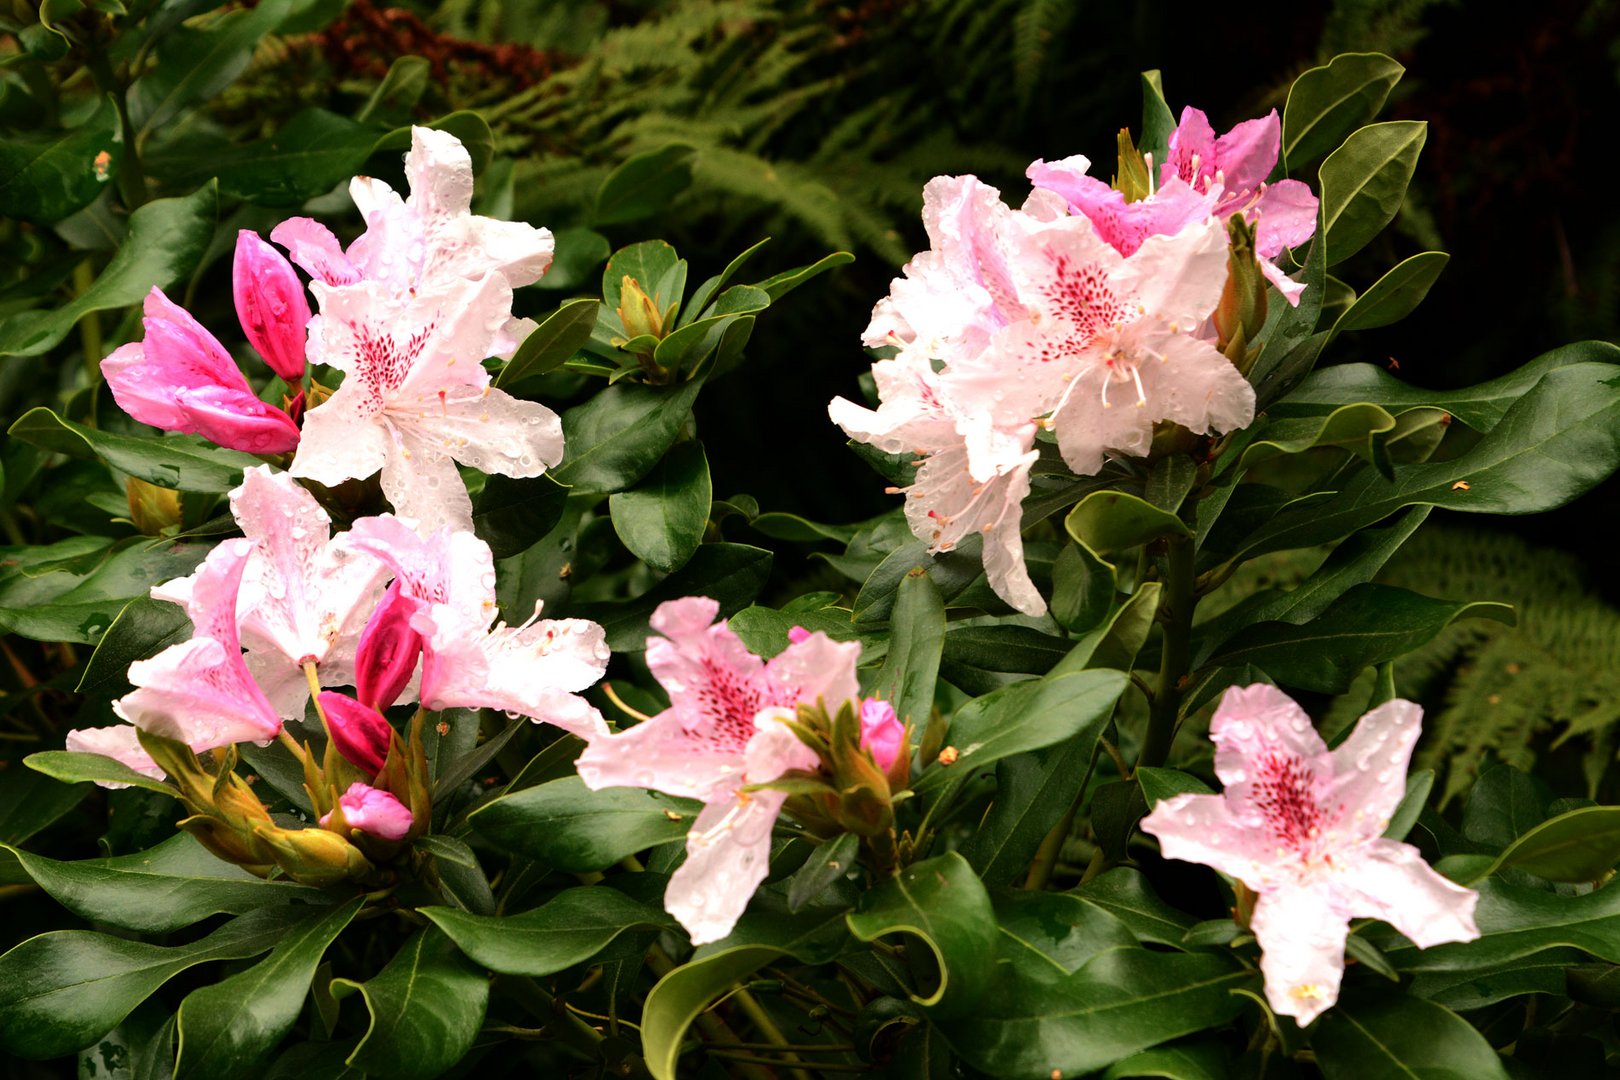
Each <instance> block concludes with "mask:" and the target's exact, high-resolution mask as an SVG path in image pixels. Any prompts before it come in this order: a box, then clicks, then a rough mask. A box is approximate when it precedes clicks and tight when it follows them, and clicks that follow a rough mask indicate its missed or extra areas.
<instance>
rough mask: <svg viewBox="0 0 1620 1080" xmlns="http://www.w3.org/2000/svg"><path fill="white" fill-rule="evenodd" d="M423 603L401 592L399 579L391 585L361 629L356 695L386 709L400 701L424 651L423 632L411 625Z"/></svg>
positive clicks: (356, 657)
mask: <svg viewBox="0 0 1620 1080" xmlns="http://www.w3.org/2000/svg"><path fill="white" fill-rule="evenodd" d="M418 604H419V602H418V601H416V600H414V599H412V598H411V597H408V596H405V595H403V594H402V593H401V592H400V585H399V579H398V578H395V579H394V583H393V584H392V585H390V586H388V591H387V592H386V593H384V594H383V598H382V603H380V604H378V605H377V608H376V610H375V611H373V612H372V613H371V618H370V619H369V620H368V621H367V622H366V628H365V629H364V630H362V631H360V644H359V645H358V647H357V648H356V650H355V658H354V666H355V677H354V688H355V692H356V693H355V696H356V697H358V698H359V699H360V700H361V701H363V702H365V703H366V704H367V705H369V706H371V707H372V708H373V709H378V710H382V709H386V708H388V706H390V705H392V704H393V703H394V702H395V701H397V700H399V695H400V693H401V692H402V691H403V690H404V689H405V684H406V683H408V682H410V681H411V672H413V671H415V670H416V658H417V657H418V656H420V655H421V654H422V635H421V634H418V633H417V632H416V631H415V630H414V629H412V628H411V616H412V615H413V614H415V612H416V610H417V607H418Z"/></svg>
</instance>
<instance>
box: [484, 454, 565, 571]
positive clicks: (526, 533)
mask: <svg viewBox="0 0 1620 1080" xmlns="http://www.w3.org/2000/svg"><path fill="white" fill-rule="evenodd" d="M567 501H568V489H567V488H565V487H563V486H562V485H561V484H559V483H557V481H555V480H553V479H552V478H551V477H550V476H534V477H524V478H522V479H513V478H512V477H507V476H501V475H499V474H494V475H490V476H486V477H485V478H484V488H483V490H482V491H480V492H479V493H478V498H477V499H475V500H474V501H473V532H474V533H476V534H477V535H478V539H480V540H482V541H483V542H484V543H486V544H488V545H489V549H490V552H491V553H492V554H494V556H495V558H497V559H507V558H511V557H512V556H514V555H521V554H522V553H523V552H525V551H527V550H528V549H529V548H531V547H533V546H534V543H535V541H536V540H539V539H540V538H541V537H543V536H545V535H546V534H547V533H549V532H550V531H551V530H552V529H554V528H556V526H557V523H558V522H559V521H561V520H562V516H563V509H564V504H566V503H567Z"/></svg>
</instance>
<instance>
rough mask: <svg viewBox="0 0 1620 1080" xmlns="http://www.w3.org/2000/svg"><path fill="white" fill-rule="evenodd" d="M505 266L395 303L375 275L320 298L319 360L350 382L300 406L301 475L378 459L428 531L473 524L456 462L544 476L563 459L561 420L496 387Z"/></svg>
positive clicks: (507, 289)
mask: <svg viewBox="0 0 1620 1080" xmlns="http://www.w3.org/2000/svg"><path fill="white" fill-rule="evenodd" d="M511 308H512V290H511V286H509V285H508V284H507V281H506V279H505V278H504V277H502V276H501V275H499V274H487V275H485V276H484V277H483V278H481V279H480V280H478V281H476V282H467V281H462V280H459V279H457V280H455V281H452V282H449V283H446V284H444V285H442V286H441V287H439V288H437V289H436V290H434V291H431V292H424V293H419V294H416V295H415V296H412V297H411V298H410V299H408V300H406V301H404V302H401V303H397V304H396V303H394V302H392V301H391V300H390V299H389V297H388V296H387V294H386V293H385V292H384V291H383V287H382V286H380V285H377V284H375V283H372V282H364V283H362V284H359V285H355V286H351V287H347V288H341V289H332V290H328V291H327V292H326V293H325V295H324V297H323V299H322V311H321V321H322V324H323V327H324V330H323V338H322V344H321V360H322V361H323V362H324V363H327V364H330V365H331V366H333V367H336V368H339V369H341V370H342V371H343V372H344V373H345V375H344V379H343V385H341V386H340V387H338V389H337V392H336V393H334V394H333V395H332V396H331V397H330V398H329V399H327V400H326V401H324V402H322V403H321V404H320V405H319V406H317V407H316V408H313V409H311V410H309V411H308V412H307V413H305V415H304V431H303V438H302V440H301V442H300V443H299V446H298V455H297V457H295V458H294V459H293V463H292V467H291V470H290V471H291V472H292V474H293V475H294V476H300V477H307V478H309V479H312V480H316V481H319V482H320V483H322V484H326V485H328V486H331V485H336V484H340V483H342V482H343V481H344V480H348V479H351V478H363V477H367V476H370V475H371V474H372V473H375V472H377V471H378V470H379V469H380V470H382V488H383V492H384V494H386V495H387V496H388V500H389V502H391V503H392V504H393V506H394V509H395V510H397V511H398V512H399V513H401V514H403V515H406V516H408V517H411V518H414V519H415V520H416V521H417V523H418V525H419V526H420V527H421V528H422V529H423V531H425V532H431V531H432V530H434V529H436V528H438V527H439V526H440V525H447V524H448V525H454V526H456V527H457V528H461V529H469V530H470V529H471V528H472V500H471V499H470V498H469V497H468V495H467V489H466V487H465V486H464V485H463V484H462V482H461V476H460V474H458V473H457V472H456V465H455V463H456V462H458V461H459V462H461V463H462V464H465V465H471V466H473V467H474V468H476V469H478V470H480V471H482V472H485V473H500V474H501V475H504V476H539V475H540V474H541V473H543V472H545V471H546V469H548V468H550V467H551V466H553V465H555V464H557V462H559V461H561V460H562V453H563V437H562V421H561V420H560V419H559V418H558V417H557V414H556V413H554V412H552V411H551V410H550V409H548V408H546V407H545V406H544V405H541V404H539V403H537V402H532V401H523V400H520V399H518V398H514V397H512V396H511V395H509V394H506V393H504V392H503V391H500V390H496V389H494V388H493V387H491V386H490V378H489V373H488V372H487V371H485V370H484V366H483V364H482V362H481V361H482V360H483V358H484V357H486V356H490V355H493V353H494V352H495V338H496V335H497V334H499V333H500V331H501V327H502V325H503V324H504V323H505V322H506V320H507V319H508V318H509V317H510V315H511Z"/></svg>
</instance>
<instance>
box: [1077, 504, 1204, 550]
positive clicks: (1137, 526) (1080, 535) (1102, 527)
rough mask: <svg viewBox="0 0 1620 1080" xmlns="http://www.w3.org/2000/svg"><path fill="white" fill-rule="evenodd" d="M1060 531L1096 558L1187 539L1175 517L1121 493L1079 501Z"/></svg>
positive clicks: (1179, 521) (1185, 529) (1184, 529)
mask: <svg viewBox="0 0 1620 1080" xmlns="http://www.w3.org/2000/svg"><path fill="white" fill-rule="evenodd" d="M1063 527H1064V528H1065V529H1067V530H1068V533H1069V535H1070V536H1072V537H1073V538H1074V540H1075V543H1078V544H1084V545H1085V546H1086V547H1087V548H1089V549H1091V551H1092V552H1093V553H1095V554H1097V555H1107V554H1109V553H1110V552H1115V551H1125V550H1127V549H1129V548H1133V547H1137V546H1138V545H1140V544H1145V543H1147V542H1148V541H1149V540H1158V539H1160V538H1163V537H1169V536H1190V535H1191V533H1190V532H1189V531H1188V529H1187V526H1186V525H1185V524H1183V523H1182V520H1181V519H1180V518H1178V517H1176V515H1175V514H1172V513H1169V512H1168V511H1165V510H1161V509H1159V508H1158V507H1157V506H1154V505H1153V504H1152V503H1150V502H1147V501H1146V500H1144V499H1139V498H1137V497H1136V496H1135V495H1130V494H1127V493H1126V492H1123V491H1094V492H1092V493H1091V494H1090V495H1087V496H1086V497H1085V498H1084V499H1081V500H1080V503H1079V505H1077V506H1076V507H1075V508H1074V509H1073V510H1071V511H1069V516H1068V517H1067V518H1065V519H1064V522H1063Z"/></svg>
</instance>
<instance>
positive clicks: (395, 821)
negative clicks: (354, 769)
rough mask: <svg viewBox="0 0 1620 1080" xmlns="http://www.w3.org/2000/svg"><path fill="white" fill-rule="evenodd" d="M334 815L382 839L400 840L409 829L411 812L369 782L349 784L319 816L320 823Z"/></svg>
mask: <svg viewBox="0 0 1620 1080" xmlns="http://www.w3.org/2000/svg"><path fill="white" fill-rule="evenodd" d="M334 815H341V817H342V824H343V825H345V826H347V827H348V828H350V829H359V830H360V831H361V832H363V833H368V834H370V835H372V836H375V837H378V838H379V839H382V840H403V839H405V837H406V836H407V835H409V834H410V831H411V823H412V822H411V812H410V810H409V809H408V808H407V807H406V806H405V804H404V803H402V802H400V801H399V800H398V799H396V798H395V797H394V796H393V795H391V794H389V793H388V792H386V791H379V790H377V789H376V788H374V787H372V786H371V785H369V784H350V785H349V790H348V791H346V792H344V793H343V797H342V798H340V799H338V804H337V808H336V809H335V810H333V811H332V812H330V813H328V814H326V815H325V816H323V817H322V818H321V825H322V826H323V827H325V826H327V825H328V823H331V822H332V819H333V816H334ZM334 824H335V823H334ZM334 831H337V830H334Z"/></svg>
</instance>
